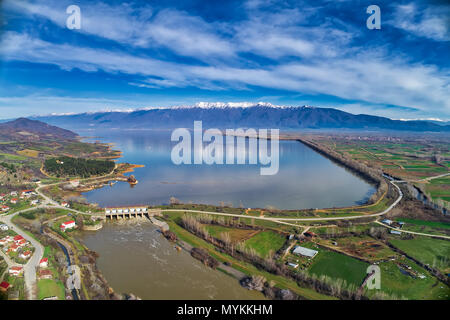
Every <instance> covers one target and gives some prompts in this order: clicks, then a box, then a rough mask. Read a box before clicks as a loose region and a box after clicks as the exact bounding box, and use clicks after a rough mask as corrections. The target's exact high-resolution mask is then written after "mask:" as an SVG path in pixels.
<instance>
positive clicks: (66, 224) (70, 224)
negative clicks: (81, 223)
mask: <svg viewBox="0 0 450 320" xmlns="http://www.w3.org/2000/svg"><path fill="white" fill-rule="evenodd" d="M76 226H77V225H76V224H75V221H73V220H70V221H67V222H64V223H62V224H61V225H60V226H59V227H60V228H61V231H62V232H65V231H66V230H69V229H73V228H75V227H76Z"/></svg>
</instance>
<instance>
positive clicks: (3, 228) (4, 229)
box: [0, 224, 9, 231]
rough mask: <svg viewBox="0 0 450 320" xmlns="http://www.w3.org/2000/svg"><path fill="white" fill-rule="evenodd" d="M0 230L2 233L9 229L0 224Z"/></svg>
mask: <svg viewBox="0 0 450 320" xmlns="http://www.w3.org/2000/svg"><path fill="white" fill-rule="evenodd" d="M0 230H2V231H8V230H9V227H8V226H7V225H6V224H0Z"/></svg>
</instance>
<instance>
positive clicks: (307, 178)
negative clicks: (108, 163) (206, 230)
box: [80, 130, 375, 209]
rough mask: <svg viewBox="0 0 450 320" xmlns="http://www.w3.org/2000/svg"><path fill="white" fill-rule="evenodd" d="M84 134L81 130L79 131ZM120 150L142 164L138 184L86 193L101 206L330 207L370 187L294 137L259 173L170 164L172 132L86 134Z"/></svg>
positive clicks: (365, 194)
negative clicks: (272, 171)
mask: <svg viewBox="0 0 450 320" xmlns="http://www.w3.org/2000/svg"><path fill="white" fill-rule="evenodd" d="M80 133H81V134H83V132H80ZM85 134H86V135H90V136H92V135H95V136H98V137H101V138H99V139H100V140H101V141H102V142H111V143H114V145H115V147H116V148H117V149H119V150H121V151H122V152H123V157H122V158H120V159H119V161H121V162H129V163H133V164H143V165H145V167H144V168H137V169H135V172H133V173H132V174H134V175H135V176H136V178H137V179H138V180H139V183H138V184H137V185H135V186H134V187H132V188H131V187H130V185H129V184H128V183H124V182H119V183H117V184H115V185H114V186H113V187H105V188H101V189H97V190H93V191H91V192H88V193H85V194H84V196H85V197H86V198H87V200H89V201H90V202H94V203H98V204H99V205H101V206H118V205H132V204H150V205H160V204H167V203H168V202H169V199H170V197H172V196H173V197H175V198H177V199H179V200H180V201H182V202H184V203H190V202H192V203H204V204H213V205H219V203H220V202H224V203H226V204H232V205H233V206H235V207H239V206H242V207H245V208H248V207H251V208H266V207H267V206H272V207H275V208H278V209H304V208H330V207H340V206H350V205H354V204H360V203H362V202H364V201H366V200H367V199H368V198H369V197H370V196H371V195H372V193H373V192H374V191H375V187H374V186H373V185H371V184H369V183H367V182H366V181H364V180H363V179H362V178H361V177H359V176H358V175H356V174H355V173H353V172H351V171H350V170H347V169H345V168H343V167H341V166H339V165H337V164H336V163H334V162H332V161H331V160H329V159H327V158H325V157H323V156H322V155H320V154H318V153H317V152H315V151H313V150H312V149H310V148H308V147H307V146H305V145H303V144H302V143H300V142H297V141H280V146H279V153H280V163H279V171H278V173H277V174H276V175H271V176H263V175H260V165H249V164H246V165H237V164H234V165H217V164H214V165H207V164H201V165H194V164H192V165H184V164H181V165H175V164H173V163H172V160H171V151H172V147H173V146H174V145H175V144H176V142H171V141H170V134H171V131H152V130H141V131H125V130H110V131H107V132H97V131H94V132H91V131H90V132H89V133H85Z"/></svg>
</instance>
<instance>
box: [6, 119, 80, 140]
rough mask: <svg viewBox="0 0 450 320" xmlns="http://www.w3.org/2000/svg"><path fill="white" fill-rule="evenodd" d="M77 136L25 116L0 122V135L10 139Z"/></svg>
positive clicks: (60, 138) (69, 137) (52, 138)
mask: <svg viewBox="0 0 450 320" xmlns="http://www.w3.org/2000/svg"><path fill="white" fill-rule="evenodd" d="M77 136H78V135H77V134H76V133H74V132H72V131H69V130H66V129H61V128H58V127H55V126H52V125H49V124H47V123H44V122H41V121H38V120H30V119H27V118H18V119H16V120H13V121H8V122H3V123H0V137H2V138H6V139H11V140H19V141H21V140H39V139H46V140H49V139H51V140H73V139H75V138H76V137H77Z"/></svg>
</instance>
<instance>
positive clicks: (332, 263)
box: [308, 249, 369, 286]
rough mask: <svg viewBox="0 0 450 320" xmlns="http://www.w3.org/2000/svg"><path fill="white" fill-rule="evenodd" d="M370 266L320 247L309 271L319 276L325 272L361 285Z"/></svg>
mask: <svg viewBox="0 0 450 320" xmlns="http://www.w3.org/2000/svg"><path fill="white" fill-rule="evenodd" d="M368 266H369V264H368V263H365V262H362V261H360V260H357V259H354V258H351V257H348V256H346V255H343V254H339V253H336V252H333V251H328V250H324V249H319V253H318V254H317V255H316V256H315V257H314V258H313V262H312V265H311V267H310V268H309V270H308V272H309V273H312V274H315V275H318V276H320V275H322V274H324V275H327V276H329V277H331V278H334V279H343V280H345V281H347V283H348V284H354V285H356V286H360V285H361V284H362V282H363V280H364V277H365V276H366V274H367V267H368Z"/></svg>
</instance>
